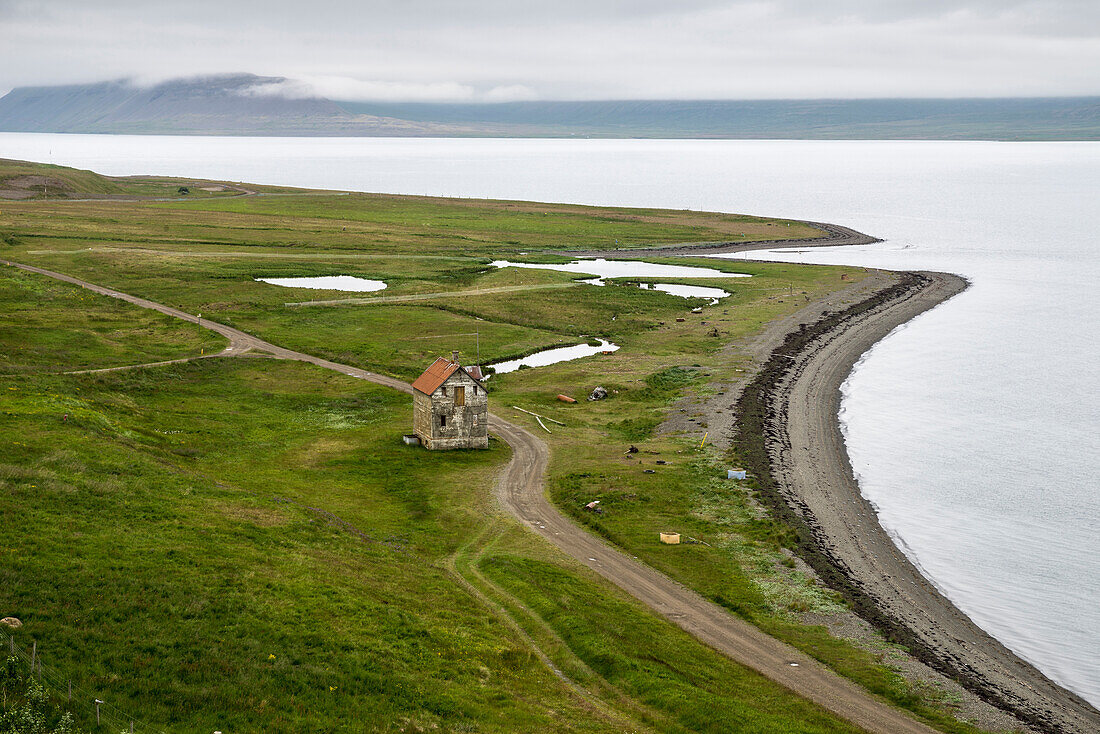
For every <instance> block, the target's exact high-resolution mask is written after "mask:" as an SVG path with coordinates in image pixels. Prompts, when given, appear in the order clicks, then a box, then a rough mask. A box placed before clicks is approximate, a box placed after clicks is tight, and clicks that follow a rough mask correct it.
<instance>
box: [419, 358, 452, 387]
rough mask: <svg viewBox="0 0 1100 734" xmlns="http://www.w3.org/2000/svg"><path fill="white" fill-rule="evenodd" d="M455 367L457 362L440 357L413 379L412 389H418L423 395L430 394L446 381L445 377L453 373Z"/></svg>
mask: <svg viewBox="0 0 1100 734" xmlns="http://www.w3.org/2000/svg"><path fill="white" fill-rule="evenodd" d="M457 369H458V365H457V364H455V363H454V362H452V361H451V360H449V359H444V358H443V357H440V358H439V359H437V360H436V361H434V362H432V365H431V367H429V368H428V369H426V370H424V374H422V375H421V376H420V377H417V378H416V379H415V380H413V389H414V390H419V391H420V392H422V393H424V394H425V395H431V394H432V393H433V392H435V391H436V390H437V389H438V388H439V386H440V385H442V384H443V383H444V382H446V381H447V378H448V377H450V376H451V375H453V374H454V373H455V370H457Z"/></svg>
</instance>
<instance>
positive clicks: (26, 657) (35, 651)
mask: <svg viewBox="0 0 1100 734" xmlns="http://www.w3.org/2000/svg"><path fill="white" fill-rule="evenodd" d="M47 654H48V650H47V649H46V648H45V647H44V646H43V645H39V644H38V641H37V640H24V641H22V642H20V639H19V638H18V637H17V635H14V634H7V633H4V632H0V658H7V657H15V658H16V659H17V660H19V661H20V662H21V663H22V664H24V665H26V666H27V667H26V670H27V671H28V672H29V673H30V675H31V677H33V678H34V680H36V681H37V682H38V683H39V685H41V686H42V687H43V688H44V689H45V690H46V692H47V693H48V694H49V696H50V699H51V701H52V702H59V703H60V704H61V707H62V709H63V710H66V711H71V712H72V714H73V716H74V718H76V719H77V721H78V722H87V723H88V725H94V726H95V729H93V731H96V732H104V731H109V732H119V733H122V734H125V733H128V732H129V733H135V732H136V733H139V734H165V732H164V730H163V729H158V728H157V727H155V726H153V725H152V724H150V723H148V722H146V721H142V720H141V719H140V718H138V717H136V716H133V715H132V714H130V713H127V712H126V711H123V710H122V709H121V708H119V707H117V706H115V705H113V704H112V703H111V701H110V693H109V692H108V691H105V690H91V689H89V688H87V687H85V686H81V685H76V684H74V683H73V680H72V676H71V675H68V674H66V673H65V672H63V671H61V670H59V669H57V668H55V667H53V666H52V665H48V664H46V663H45V661H44V659H43V658H44V657H45V656H46V655H47Z"/></svg>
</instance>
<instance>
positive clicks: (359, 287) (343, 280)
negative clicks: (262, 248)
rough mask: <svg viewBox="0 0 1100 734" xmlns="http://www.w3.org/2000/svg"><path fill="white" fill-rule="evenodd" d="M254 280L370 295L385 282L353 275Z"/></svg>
mask: <svg viewBox="0 0 1100 734" xmlns="http://www.w3.org/2000/svg"><path fill="white" fill-rule="evenodd" d="M256 280H258V281H261V282H263V283H270V284H271V285H281V286H285V287H287V288H312V289H314V290H319V291H350V292H352V293H370V292H371V291H380V290H384V289H385V288H386V284H385V282H383V281H381V280H368V279H367V278H357V277H355V276H354V275H322V276H318V277H315V278H256Z"/></svg>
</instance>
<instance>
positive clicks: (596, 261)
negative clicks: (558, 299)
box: [492, 257, 752, 295]
mask: <svg viewBox="0 0 1100 734" xmlns="http://www.w3.org/2000/svg"><path fill="white" fill-rule="evenodd" d="M492 265H493V266H494V267H497V268H532V269H534V270H558V271H561V272H564V273H580V274H582V275H595V276H598V277H597V278H595V279H593V280H586V281H584V282H585V283H592V285H603V279H604V278H751V277H752V276H751V275H749V274H748V273H726V272H723V271H721V270H715V269H714V268H699V267H695V266H692V265H661V264H659V263H647V262H642V261H641V260H605V259H604V258H602V257H600V258H592V259H584V260H573V261H572V262H568V263H556V264H550V263H517V262H511V261H510V260H494V261H493V263H492ZM596 281H599V282H596ZM677 295H679V294H677Z"/></svg>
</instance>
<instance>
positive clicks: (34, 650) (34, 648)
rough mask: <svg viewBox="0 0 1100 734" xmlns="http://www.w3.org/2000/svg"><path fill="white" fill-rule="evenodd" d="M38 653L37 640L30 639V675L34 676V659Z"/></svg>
mask: <svg viewBox="0 0 1100 734" xmlns="http://www.w3.org/2000/svg"><path fill="white" fill-rule="evenodd" d="M37 655H38V640H31V676H32V677H33V676H34V659H35V657H36V656H37Z"/></svg>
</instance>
